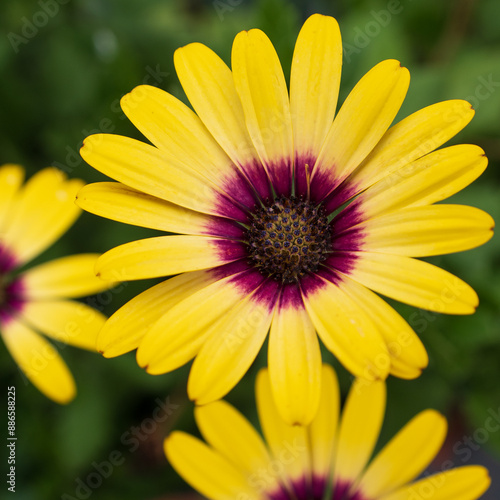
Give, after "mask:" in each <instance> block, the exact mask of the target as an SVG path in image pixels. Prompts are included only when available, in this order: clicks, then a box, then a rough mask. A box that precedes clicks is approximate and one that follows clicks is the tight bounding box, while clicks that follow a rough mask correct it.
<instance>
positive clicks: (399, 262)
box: [349, 252, 479, 314]
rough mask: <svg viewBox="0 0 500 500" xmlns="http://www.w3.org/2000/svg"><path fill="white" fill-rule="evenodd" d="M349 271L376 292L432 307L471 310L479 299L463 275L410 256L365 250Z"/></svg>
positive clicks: (452, 311)
mask: <svg viewBox="0 0 500 500" xmlns="http://www.w3.org/2000/svg"><path fill="white" fill-rule="evenodd" d="M349 275H350V276H351V278H353V279H354V280H356V281H358V282H359V283H361V284H362V285H365V286H366V287H368V288H371V289H372V290H374V291H375V292H378V293H381V294H382V295H386V296H387V297H390V298H393V299H396V300H399V301H400V302H404V303H406V304H410V305H412V306H415V307H420V308H422V309H427V310H429V311H435V312H439V313H446V314H472V313H473V312H474V311H475V309H476V307H477V305H478V303H479V301H478V298H477V294H476V292H475V291H474V290H473V289H472V288H471V287H470V286H469V285H468V284H467V283H465V282H464V281H462V280H461V279H459V278H457V277H456V276H453V274H450V273H448V272H447V271H444V270H443V269H440V268H439V267H436V266H433V265H432V264H429V263H427V262H422V261H420V260H416V259H412V258H409V257H404V256H399V255H386V254H381V253H370V252H362V253H361V255H360V258H359V259H358V260H357V261H356V264H355V268H354V269H352V270H351V271H349Z"/></svg>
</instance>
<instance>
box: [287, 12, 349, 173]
mask: <svg viewBox="0 0 500 500" xmlns="http://www.w3.org/2000/svg"><path fill="white" fill-rule="evenodd" d="M341 71H342V40H341V37H340V29H339V25H338V23H337V21H336V20H335V19H334V18H333V17H329V16H323V15H320V14H314V15H312V16H311V17H309V18H308V19H307V21H306V22H305V23H304V25H303V26H302V29H301V30H300V33H299V36H298V38H297V42H296V44H295V50H294V53H293V60H292V72H291V76H290V110H291V113H292V124H293V138H294V145H295V150H296V151H297V154H298V155H299V156H300V155H304V156H310V157H314V158H315V157H316V156H317V155H318V153H319V151H320V149H321V147H322V146H323V142H324V140H325V137H326V135H327V133H328V131H329V130H330V127H331V125H332V122H333V117H334V115H335V109H336V107H337V98H338V91H339V86H340V74H341ZM311 166H312V165H311Z"/></svg>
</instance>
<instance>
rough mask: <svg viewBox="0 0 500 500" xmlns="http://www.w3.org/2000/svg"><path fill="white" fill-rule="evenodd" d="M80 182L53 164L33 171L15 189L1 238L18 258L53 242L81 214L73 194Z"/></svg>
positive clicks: (44, 247)
mask: <svg viewBox="0 0 500 500" xmlns="http://www.w3.org/2000/svg"><path fill="white" fill-rule="evenodd" d="M82 186H83V182H82V181H80V180H77V179H73V180H69V181H67V180H66V177H65V176H64V174H63V173H62V172H61V171H60V170H57V169H55V168H46V169H44V170H41V171H40V172H38V173H36V174H35V175H34V176H33V177H31V179H29V180H28V182H27V183H26V184H25V186H24V188H23V189H22V190H20V191H19V192H18V195H17V197H16V199H15V200H14V202H13V203H14V204H13V207H12V208H13V212H12V218H11V219H10V221H9V227H8V229H7V231H6V233H5V234H4V236H3V238H2V239H3V241H4V242H5V244H6V245H7V247H8V248H9V249H10V250H12V252H13V253H14V254H15V255H16V258H17V259H18V260H19V261H22V262H27V261H28V260H30V259H32V258H33V257H35V256H36V255H38V254H39V253H41V252H42V251H43V250H45V249H46V248H47V247H49V246H50V245H52V243H54V241H56V240H57V239H58V238H59V237H60V236H61V235H62V234H64V233H65V232H66V231H67V230H68V228H69V227H70V226H71V225H72V224H73V223H74V222H75V220H76V219H77V217H78V216H79V215H80V212H81V211H80V209H79V208H78V207H77V206H76V205H75V196H76V193H77V192H78V190H79V189H80V188H81V187H82Z"/></svg>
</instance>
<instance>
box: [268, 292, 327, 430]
mask: <svg viewBox="0 0 500 500" xmlns="http://www.w3.org/2000/svg"><path fill="white" fill-rule="evenodd" d="M269 377H270V379H271V388H272V391H273V395H274V400H275V402H276V406H277V407H278V411H279V412H280V414H281V416H282V417H283V419H284V420H285V421H286V422H287V423H288V424H289V425H296V424H300V425H307V424H309V423H310V422H311V420H312V419H313V417H314V415H315V414H316V411H317V409H318V405H319V396H320V393H321V352H320V348H319V342H318V337H317V335H316V331H315V329H314V325H313V324H312V322H311V320H310V319H309V315H308V314H307V312H306V310H305V308H304V303H303V302H302V297H301V296H300V292H299V291H298V290H297V287H295V285H293V286H292V287H290V288H285V289H284V290H283V292H282V295H281V298H280V301H279V303H278V307H277V308H276V311H275V314H274V317H273V322H272V325H271V333H270V337H269Z"/></svg>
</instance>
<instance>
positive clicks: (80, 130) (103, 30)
mask: <svg viewBox="0 0 500 500" xmlns="http://www.w3.org/2000/svg"><path fill="white" fill-rule="evenodd" d="M314 12H320V13H323V14H329V15H334V16H335V17H336V18H337V19H338V21H339V23H340V27H341V31H342V35H343V41H344V49H345V54H344V68H343V76H342V85H341V99H344V98H345V96H346V95H347V93H348V92H349V90H350V89H351V88H352V87H353V85H354V84H355V82H356V81H357V80H358V79H359V77H361V76H362V75H363V74H364V73H365V72H366V71H368V69H370V68H371V67H372V66H373V65H374V64H376V63H377V62H379V61H381V60H383V59H387V58H396V59H399V60H401V61H402V63H403V64H404V65H405V66H407V67H408V68H409V69H410V72H411V76H412V81H411V85H410V90H409V92H408V96H407V98H406V101H405V103H404V105H403V108H402V110H401V113H400V115H399V117H398V118H397V120H399V119H400V118H401V117H404V116H406V115H408V114H409V113H411V112H413V111H416V110H417V109H419V108H421V107H424V106H426V105H429V104H432V103H435V102H438V101H441V100H445V99H451V98H463V99H467V100H469V101H470V102H471V103H472V104H473V106H474V108H475V109H476V116H475V118H474V120H473V121H472V123H471V124H470V125H469V126H468V127H467V128H466V129H465V130H464V131H463V132H461V133H460V134H459V135H458V136H457V138H455V139H454V140H453V142H460V143H469V142H470V143H475V144H478V145H480V146H481V147H483V148H484V149H485V151H486V153H487V156H488V157H489V159H490V166H489V168H488V169H487V171H486V173H485V174H484V175H483V176H482V177H481V178H480V179H479V180H478V181H477V182H475V183H474V184H473V185H472V186H470V187H468V188H467V189H466V190H464V191H463V192H462V193H460V194H459V195H457V196H456V197H455V198H454V201H458V202H462V203H466V204H471V205H474V206H477V207H480V208H482V209H485V210H487V211H488V212H489V213H490V214H492V215H493V217H494V218H495V219H496V220H499V219H500V201H499V198H500V197H499V192H500V191H499V188H500V171H499V166H500V140H499V139H500V30H499V28H498V20H499V19H500V2H499V1H498V0H482V1H480V0H478V1H474V0H456V1H451V0H450V1H441V2H438V1H436V0H413V1H412V0H401V1H398V0H389V1H368V0H366V1H363V0H357V1H354V0H337V1H334V0H314V1H309V2H307V1H299V0H297V1H295V2H293V1H286V0H269V1H266V0H256V1H250V0H214V1H212V0H206V1H203V0H189V1H187V0H186V1H181V0H148V1H140V0H69V1H68V0H46V1H43V0H40V1H38V2H34V1H31V0H3V1H2V3H1V4H0V25H1V32H2V36H1V39H0V71H1V81H0V103H1V104H0V113H1V115H0V163H5V162H17V163H20V164H22V165H24V166H25V167H26V168H27V170H28V172H30V173H33V172H35V171H37V170H38V169H41V168H43V167H45V166H47V165H55V166H58V167H59V168H62V169H63V170H64V171H66V172H67V173H68V175H70V176H72V177H79V178H82V179H84V180H85V181H87V182H92V181H97V180H102V179H103V177H102V176H101V175H100V174H98V173H97V172H95V171H93V170H92V169H91V168H90V167H89V166H88V165H87V164H85V162H83V160H81V159H80V158H79V156H78V150H79V147H80V145H81V143H82V140H83V139H84V138H85V137H86V136H87V135H90V134H91V133H96V132H101V131H102V132H113V133H118V134H121V135H128V136H133V137H137V138H140V136H139V134H138V132H137V131H136V130H135V129H134V128H133V127H132V125H131V124H130V123H129V122H128V121H127V119H125V117H124V115H123V114H122V113H121V111H120V108H119V105H118V102H119V99H120V97H121V96H122V95H124V94H125V93H127V92H129V91H130V90H131V89H132V88H133V87H135V86H136V85H139V84H141V83H143V82H147V83H149V84H153V85H157V86H159V87H160V88H162V89H165V90H167V91H168V92H171V93H172V94H174V95H175V96H177V97H179V98H181V99H183V100H185V97H184V95H183V92H182V89H181V87H180V84H179V82H178V80H177V77H176V75H175V71H174V68H173V62H172V57H173V52H174V51H175V49H176V48H177V47H179V46H182V45H184V44H187V43H189V42H194V41H198V42H202V43H205V44H206V45H208V46H210V47H211V48H212V49H214V50H215V51H216V52H218V53H219V54H220V55H221V56H222V57H223V58H224V59H225V60H226V61H227V62H228V63H229V56H230V50H231V44H232V40H233V38H234V36H235V35H236V33H238V32H239V31H241V30H243V29H249V28H253V27H258V28H261V29H263V30H264V31H265V32H266V33H267V34H268V35H269V37H270V38H271V40H272V41H273V43H274V44H275V46H276V49H277V51H278V53H279V55H280V58H281V60H282V63H283V67H284V70H285V74H286V75H288V74H289V69H290V61H291V56H292V52H293V47H294V43H295V38H296V36H297V33H298V30H299V28H300V26H301V24H302V22H303V21H304V20H305V19H306V17H307V16H308V15H309V14H312V13H314ZM450 143H451V142H450ZM153 234H154V233H153V232H152V231H147V230H144V229H140V228H135V227H129V226H125V225H122V224H119V223H115V222H112V221H107V220H103V219H99V218H98V217H95V216H92V215H90V214H83V215H82V216H81V217H80V219H79V221H78V222H77V224H76V225H75V226H74V227H73V228H72V229H71V230H70V231H69V232H68V233H67V234H66V235H65V236H64V237H63V238H62V240H61V241H60V243H59V244H58V245H57V246H56V247H54V248H52V249H50V250H49V251H47V252H46V253H45V254H44V255H43V256H42V257H41V258H40V259H37V261H40V260H48V259H49V258H53V257H56V256H60V255H64V254H68V253H78V252H89V251H91V252H103V251H105V250H108V249H109V248H111V247H113V246H116V245H117V244H120V243H124V242H127V241H131V240H134V239H137V238H141V237H146V236H149V235H153ZM499 247H500V243H499V240H498V238H494V239H493V240H492V241H490V242H489V243H488V244H486V245H484V246H483V247H481V248H479V249H477V250H473V251H469V252H465V253H460V254H456V255H452V256H446V257H439V258H435V259H432V262H434V263H437V264H438V265H440V266H442V267H444V268H445V269H447V270H449V271H451V272H454V273H456V274H457V275H458V276H460V277H461V278H463V279H465V280H466V281H468V282H469V283H470V284H471V285H472V286H473V287H474V288H475V289H476V290H477V292H478V294H479V296H480V300H481V304H480V307H479V309H478V311H477V313H476V314H475V315H473V316H471V317H448V316H441V315H436V314H432V313H428V312H425V311H420V310H417V309H415V308H411V307H406V306H401V305H399V304H395V306H396V308H397V309H398V310H399V311H400V312H401V313H402V314H403V315H404V316H405V317H406V318H407V320H408V321H409V322H410V324H412V326H413V327H414V329H415V330H416V331H417V333H418V334H419V335H420V337H421V338H422V340H423V342H424V344H425V346H426V347H427V349H428V351H429V355H430V366H429V368H428V369H427V370H426V371H425V372H424V374H423V375H422V376H421V377H420V378H419V379H418V380H415V381H410V382H407V381H400V380H397V379H390V380H389V382H388V388H389V398H388V409H387V415H386V421H385V424H384V428H383V432H382V436H381V441H380V444H381V443H383V442H385V441H386V440H387V439H388V437H389V436H391V435H393V434H394V433H395V432H396V431H397V429H399V428H400V427H401V426H402V425H403V423H405V422H406V421H407V420H408V419H409V418H410V417H411V416H413V415H414V414H415V413H416V412H417V411H419V410H422V409H424V408H428V407H433V408H436V409H438V410H440V411H442V412H443V413H444V414H445V415H446V416H447V417H448V419H449V422H450V432H449V438H448V441H447V444H446V446H445V448H444V450H443V451H442V452H441V454H440V456H439V457H438V459H437V461H436V463H435V465H434V467H437V468H439V466H440V464H442V463H443V461H444V460H446V459H451V460H452V461H453V462H454V463H455V464H456V465H463V464H465V463H484V464H486V465H488V466H489V467H490V470H491V473H492V476H493V478H494V483H493V486H492V488H491V490H490V492H488V493H487V494H486V495H485V496H484V498H485V499H498V498H499V497H500V493H499V483H500V466H499V459H500V431H496V432H495V431H490V430H488V429H487V428H486V427H485V426H486V425H487V422H489V421H488V417H489V416H490V415H493V414H496V415H498V418H499V419H500V387H499V386H500V335H499V333H500V332H499V324H500V321H499V320H500V314H499V305H500V253H499V249H500V248H499ZM152 283H153V282H145V281H143V282H139V283H129V284H127V286H125V287H124V288H123V289H122V290H121V291H119V292H118V293H113V294H102V295H101V296H99V297H97V301H98V303H99V304H100V305H101V306H102V308H103V310H104V311H105V312H106V313H108V314H111V313H112V312H114V311H115V310H116V309H117V308H118V307H120V306H121V305H122V304H124V303H125V302H126V301H127V300H129V299H130V298H131V297H133V296H134V295H136V294H137V293H139V292H140V291H142V290H144V289H146V288H147V287H149V286H150V285H151V284H152ZM60 348H61V353H62V355H63V356H64V358H65V359H66V360H67V361H68V364H69V365H70V367H71V369H72V371H73V373H74V375H75V378H76V380H77V384H78V389H79V393H78V396H77V398H76V400H75V401H74V402H73V403H71V404H70V405H68V406H66V407H60V406H57V405H56V404H54V403H52V402H50V401H48V400H47V399H45V398H44V397H43V396H42V395H41V394H40V393H38V392H37V390H36V389H34V388H33V387H32V386H31V385H29V384H28V383H26V382H25V380H24V379H23V377H22V375H21V374H20V372H19V371H18V370H17V369H16V366H15V365H14V362H13V361H12V359H11V358H10V357H9V355H8V353H7V351H6V349H5V347H4V346H3V344H2V345H1V346H0V377H1V379H2V387H3V388H4V389H2V393H5V394H2V398H4V399H3V400H5V402H6V392H7V391H6V387H7V386H9V385H15V386H16V387H17V434H18V437H19V439H18V445H17V488H16V498H17V499H19V500H25V499H26V500H28V499H29V500H31V499H49V500H52V499H59V498H62V499H66V500H71V499H74V498H78V499H82V498H92V499H96V500H97V499H103V500H115V499H116V500H118V499H119V500H128V499H140V500H152V499H157V500H158V499H162V498H170V499H174V498H196V496H195V495H193V494H192V493H190V489H189V488H188V487H187V486H186V485H185V484H184V483H183V481H182V480H181V479H179V478H178V477H177V476H176V474H175V473H174V472H173V470H172V469H171V467H170V466H169V465H168V463H167V461H166V459H165V458H164V456H163V451H162V442H163V439H164V437H165V435H166V434H167V433H168V432H169V431H170V430H172V429H174V428H176V429H184V430H188V431H190V432H193V433H196V432H197V431H196V429H195V427H194V422H193V417H192V404H191V403H190V402H188V401H187V398H186V394H185V386H186V379H187V374H188V367H184V368H182V369H179V370H177V371H176V372H174V373H171V374H167V375H163V376H156V377H154V376H150V375H147V374H146V373H144V372H143V371H142V370H141V369H139V368H138V366H137V365H136V363H135V358H134V354H132V353H131V354H129V355H125V356H122V357H120V358H117V359H113V360H105V359H103V358H101V357H100V356H99V355H97V354H92V353H88V352H83V351H80V350H77V349H73V348H71V347H67V346H64V345H61V346H60ZM324 357H325V359H326V360H328V361H330V362H332V363H334V364H335V366H336V367H337V368H338V373H339V377H340V380H341V383H342V387H343V391H344V392H343V394H345V392H346V390H347V388H348V387H349V383H350V376H349V375H348V374H347V373H346V372H345V370H343V369H342V368H341V367H339V366H338V365H337V364H336V363H335V360H334V359H333V358H332V356H331V355H329V354H327V353H325V356H324ZM265 365H266V354H265V349H264V350H263V351H262V353H261V355H260V357H259V358H258V359H257V361H256V362H255V364H254V366H253V367H252V369H251V370H250V372H249V373H248V375H247V376H246V377H245V378H244V380H243V381H242V382H241V383H240V384H239V385H238V386H237V388H236V389H234V390H233V391H232V392H231V393H230V395H229V396H228V398H227V399H228V400H229V401H231V402H233V403H234V404H235V405H236V406H237V407H238V408H240V409H241V410H242V411H243V412H244V413H245V414H247V415H248V416H249V418H251V419H252V420H254V421H255V415H256V412H255V404H254V395H253V384H254V380H255V374H256V373H257V371H258V369H259V368H260V367H262V366H265ZM157 398H160V399H161V400H162V401H163V402H165V401H166V400H167V398H168V401H169V402H170V404H171V405H178V406H177V407H176V408H175V409H172V410H171V414H170V415H169V416H168V418H166V419H163V421H162V422H156V423H155V422H154V421H153V420H152V417H153V414H154V412H155V408H156V407H157V406H158V401H157ZM4 408H6V406H4ZM5 411H6V410H5ZM4 422H5V421H4ZM4 425H5V428H6V423H4V424H2V426H4ZM2 432H3V431H2ZM4 455H5V458H4V457H3V456H4ZM6 457H7V452H6V451H4V452H2V453H1V454H0V464H2V465H1V466H0V470H2V471H4V467H5V470H6V468H7V466H6V465H4V464H6ZM110 460H113V461H114V462H115V463H116V465H115V466H114V467H113V470H112V471H108V468H107V467H106V466H105V465H103V462H105V461H108V462H109V461H110ZM96 468H101V473H100V475H96V474H95V473H96ZM105 476H106V477H105ZM3 477H5V476H3ZM99 477H100V480H99ZM89 478H90V479H89ZM82 484H85V486H82ZM4 488H5V490H6V486H2V496H3V489H4ZM65 495H66V496H65ZM177 495H179V497H178V496H177Z"/></svg>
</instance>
